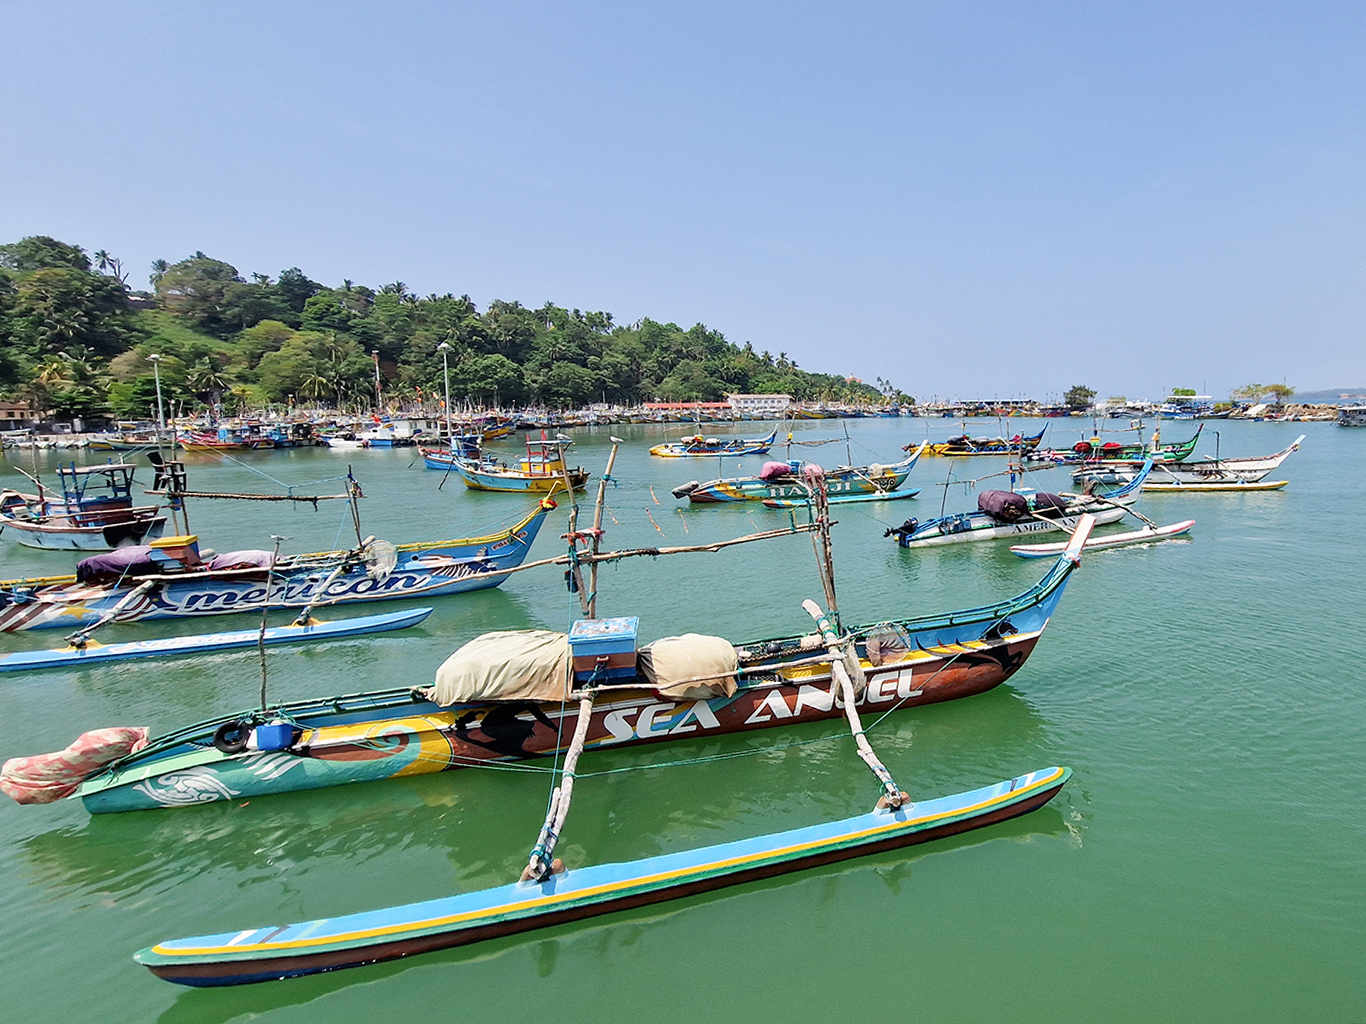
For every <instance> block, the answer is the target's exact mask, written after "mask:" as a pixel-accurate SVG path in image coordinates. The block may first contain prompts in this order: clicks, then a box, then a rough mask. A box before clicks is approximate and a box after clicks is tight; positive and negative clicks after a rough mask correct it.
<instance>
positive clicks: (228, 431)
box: [177, 424, 275, 452]
mask: <svg viewBox="0 0 1366 1024" xmlns="http://www.w3.org/2000/svg"><path fill="white" fill-rule="evenodd" d="M177 440H178V441H179V442H180V447H181V448H183V449H184V450H185V451H187V452H246V451H261V450H266V449H270V448H274V447H275V441H274V439H273V438H270V437H267V436H265V435H263V434H262V433H261V432H260V425H259V424H249V425H247V426H241V427H231V426H221V427H219V428H218V430H217V432H216V433H213V434H210V433H208V432H206V431H190V432H189V433H185V434H181V435H180V436H179V437H178V438H177Z"/></svg>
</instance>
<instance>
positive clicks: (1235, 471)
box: [1072, 424, 1305, 491]
mask: <svg viewBox="0 0 1366 1024" xmlns="http://www.w3.org/2000/svg"><path fill="white" fill-rule="evenodd" d="M1202 426H1203V424H1202ZM1304 438H1305V435H1304V434H1301V435H1300V436H1299V437H1297V438H1295V440H1294V441H1293V442H1291V443H1290V444H1289V445H1287V446H1286V447H1284V448H1282V449H1281V450H1280V451H1278V452H1276V453H1274V454H1272V455H1263V456H1259V457H1256V458H1248V459H1220V458H1213V459H1204V460H1201V461H1199V462H1174V463H1169V462H1159V463H1154V465H1153V468H1152V472H1151V473H1150V474H1149V475H1148V479H1147V481H1146V482H1145V483H1144V485H1143V489H1144V490H1147V491H1154V490H1158V489H1161V487H1162V485H1163V484H1178V485H1188V486H1189V487H1190V489H1191V490H1208V489H1213V488H1214V487H1215V486H1217V485H1223V487H1221V488H1220V489H1223V488H1224V487H1227V486H1229V485H1232V486H1233V489H1235V490H1238V489H1240V488H1239V487H1238V486H1237V485H1240V484H1255V483H1258V482H1259V481H1261V480H1264V479H1266V477H1267V476H1268V475H1269V474H1270V473H1271V472H1272V471H1273V470H1276V469H1279V468H1280V466H1281V463H1283V462H1285V460H1286V459H1288V458H1290V456H1291V455H1293V454H1294V453H1295V452H1297V451H1299V450H1300V445H1301V444H1302V443H1303V442H1304ZM1142 468H1143V467H1142V464H1141V463H1139V464H1134V463H1127V464H1126V463H1120V462H1107V463H1106V464H1105V465H1103V466H1090V465H1088V466H1082V467H1079V468H1077V469H1074V470H1073V471H1072V479H1074V480H1076V481H1077V482H1078V483H1083V484H1084V483H1086V482H1088V481H1090V482H1094V483H1101V484H1124V483H1128V482H1129V481H1130V480H1132V479H1134V477H1136V476H1137V475H1138V474H1139V473H1140V472H1141V470H1142ZM1280 486H1282V487H1284V486H1285V482H1284V481H1281V482H1280Z"/></svg>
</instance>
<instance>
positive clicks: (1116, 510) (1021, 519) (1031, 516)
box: [883, 464, 1151, 548]
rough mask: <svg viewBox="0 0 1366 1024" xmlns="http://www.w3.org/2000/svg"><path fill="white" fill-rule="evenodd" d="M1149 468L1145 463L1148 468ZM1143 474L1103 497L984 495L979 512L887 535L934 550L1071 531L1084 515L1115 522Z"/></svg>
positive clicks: (913, 524)
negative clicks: (949, 546) (946, 545)
mask: <svg viewBox="0 0 1366 1024" xmlns="http://www.w3.org/2000/svg"><path fill="white" fill-rule="evenodd" d="M1148 468H1151V465H1150V464H1149V467H1148ZM1144 479H1146V472H1145V473H1144V474H1143V475H1140V476H1139V477H1137V478H1136V479H1134V480H1133V481H1131V482H1130V483H1128V484H1125V485H1124V486H1123V487H1121V488H1119V489H1117V490H1115V491H1112V492H1110V493H1107V494H1104V495H1098V494H1050V493H1048V492H1046V491H1035V490H1032V489H1028V488H1025V489H1020V490H1018V491H996V490H992V491H982V492H981V493H980V494H978V495H977V511H975V512H959V513H956V514H954V515H947V516H940V517H939V518H937V519H931V520H929V521H928V522H925V523H921V522H920V521H919V520H918V519H915V518H914V517H912V518H910V519H907V520H906V521H905V522H904V523H902V524H901V525H900V526H894V527H892V528H891V529H889V530H887V531H886V532H885V533H884V534H883V536H884V537H895V538H896V542H897V544H899V545H900V546H901V547H903V548H922V547H938V546H940V545H944V544H961V543H964V542H968V541H983V540H999V539H1000V538H1003V537H1022V536H1029V535H1032V534H1037V533H1049V532H1054V531H1063V532H1071V531H1072V530H1073V529H1074V528H1075V527H1076V526H1077V524H1078V523H1079V522H1080V521H1081V519H1082V517H1083V516H1090V517H1091V518H1092V519H1093V520H1094V522H1095V525H1097V526H1104V525H1107V524H1109V523H1117V522H1119V520H1121V519H1123V518H1124V517H1125V516H1126V515H1128V514H1129V513H1130V512H1131V509H1130V507H1129V506H1131V505H1132V504H1133V503H1134V502H1135V501H1137V500H1138V495H1139V490H1140V489H1141V488H1142V486H1143V481H1144Z"/></svg>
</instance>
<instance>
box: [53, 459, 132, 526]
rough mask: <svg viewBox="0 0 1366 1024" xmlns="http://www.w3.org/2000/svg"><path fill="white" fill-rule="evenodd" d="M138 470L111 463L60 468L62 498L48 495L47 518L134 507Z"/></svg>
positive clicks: (127, 465)
mask: <svg viewBox="0 0 1366 1024" xmlns="http://www.w3.org/2000/svg"><path fill="white" fill-rule="evenodd" d="M136 468H137V467H136V466H134V465H132V464H131V463H127V462H109V463H106V464H105V465H103V466H77V465H76V463H74V462H73V463H71V465H69V466H63V465H61V464H58V466H57V480H58V481H59V483H60V486H61V491H62V496H61V498H60V499H58V498H55V497H53V496H52V495H51V492H49V494H48V497H47V502H46V504H47V509H46V512H47V514H48V515H71V514H73V513H77V512H104V511H111V510H117V509H127V508H132V507H133V473H134V471H135V470H136Z"/></svg>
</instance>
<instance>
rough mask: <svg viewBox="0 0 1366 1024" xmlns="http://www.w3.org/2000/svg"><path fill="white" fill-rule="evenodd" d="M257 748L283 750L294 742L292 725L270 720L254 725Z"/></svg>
mask: <svg viewBox="0 0 1366 1024" xmlns="http://www.w3.org/2000/svg"><path fill="white" fill-rule="evenodd" d="M255 739H256V749H257V750H284V749H285V748H286V747H288V746H289V745H290V744H291V743H293V742H294V726H292V725H290V724H289V723H288V722H271V723H270V724H269V725H258V726H257V727H256V734H255Z"/></svg>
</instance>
